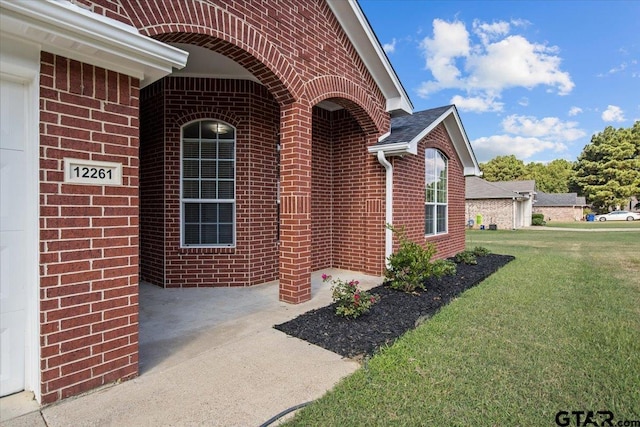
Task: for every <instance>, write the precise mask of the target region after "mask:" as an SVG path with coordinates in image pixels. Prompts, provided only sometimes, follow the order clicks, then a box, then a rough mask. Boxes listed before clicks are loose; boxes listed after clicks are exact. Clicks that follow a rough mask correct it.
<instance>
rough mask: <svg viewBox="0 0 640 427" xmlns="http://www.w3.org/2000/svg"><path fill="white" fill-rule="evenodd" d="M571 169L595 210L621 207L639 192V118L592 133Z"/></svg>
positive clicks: (639, 193) (576, 181)
mask: <svg viewBox="0 0 640 427" xmlns="http://www.w3.org/2000/svg"><path fill="white" fill-rule="evenodd" d="M574 170H575V171H576V176H575V183H576V184H577V186H578V187H579V188H580V189H581V192H582V194H583V195H585V196H586V197H587V200H588V201H590V202H591V203H592V204H593V206H594V207H595V208H596V209H599V210H606V209H610V208H614V207H615V206H624V205H625V204H626V203H628V201H629V198H630V197H631V196H637V195H640V121H636V122H635V123H634V124H633V126H632V127H631V128H620V129H614V128H613V127H611V126H608V127H607V128H606V129H605V130H604V131H603V132H600V133H597V134H595V135H593V137H591V142H590V143H589V144H587V145H586V146H585V147H584V149H583V150H582V153H581V154H580V156H579V157H578V161H577V162H576V164H575V167H574Z"/></svg>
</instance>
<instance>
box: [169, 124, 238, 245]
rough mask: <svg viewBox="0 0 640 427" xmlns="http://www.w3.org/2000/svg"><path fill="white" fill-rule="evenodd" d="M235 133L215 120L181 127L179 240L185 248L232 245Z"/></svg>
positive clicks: (234, 214)
mask: <svg viewBox="0 0 640 427" xmlns="http://www.w3.org/2000/svg"><path fill="white" fill-rule="evenodd" d="M235 135H236V133H235V129H234V128H233V127H232V126H230V125H228V124H226V123H223V122H219V121H216V120H200V121H197V122H192V123H189V124H187V125H185V126H184V127H183V128H182V144H181V150H180V164H181V165H180V239H181V244H182V246H187V247H194V246H196V247H198V246H199V247H214V246H223V247H229V246H233V245H235V240H236V239H235V224H236V199H235V197H236V136H235Z"/></svg>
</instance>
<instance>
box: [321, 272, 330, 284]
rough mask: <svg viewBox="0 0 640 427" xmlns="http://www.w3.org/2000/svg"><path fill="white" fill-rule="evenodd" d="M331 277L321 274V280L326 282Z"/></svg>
mask: <svg viewBox="0 0 640 427" xmlns="http://www.w3.org/2000/svg"><path fill="white" fill-rule="evenodd" d="M329 279H331V276H329V275H327V274H324V273H323V274H322V281H323V282H326V281H327V280H329Z"/></svg>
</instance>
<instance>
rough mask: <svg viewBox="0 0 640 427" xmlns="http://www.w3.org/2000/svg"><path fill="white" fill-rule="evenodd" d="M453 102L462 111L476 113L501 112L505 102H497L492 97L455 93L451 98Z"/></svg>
mask: <svg viewBox="0 0 640 427" xmlns="http://www.w3.org/2000/svg"><path fill="white" fill-rule="evenodd" d="M450 102H451V104H455V105H456V107H458V109H459V110H460V111H473V112H474V113H486V112H500V111H502V109H503V107H504V103H502V102H497V101H496V100H495V98H490V97H484V98H483V97H478V96H475V97H466V98H465V97H463V96H460V95H455V96H454V97H453V98H451V101H450Z"/></svg>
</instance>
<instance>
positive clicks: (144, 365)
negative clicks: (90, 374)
mask: <svg viewBox="0 0 640 427" xmlns="http://www.w3.org/2000/svg"><path fill="white" fill-rule="evenodd" d="M322 273H326V274H331V275H332V276H333V277H334V278H341V279H345V280H351V279H355V280H359V281H360V282H361V286H362V287H363V288H365V289H368V288H371V287H374V286H377V285H379V284H380V283H381V282H382V279H381V278H379V277H372V276H365V275H361V274H357V273H353V272H348V271H344V270H336V269H327V270H323V271H319V272H317V273H314V274H313V275H312V299H311V301H308V302H306V303H303V304H299V305H289V304H286V303H283V302H280V301H278V283H277V282H271V283H267V284H264V285H259V286H254V287H250V288H206V289H203V288H200V289H161V288H158V287H155V286H153V285H149V284H142V285H141V286H140V324H141V326H140V376H139V377H138V378H136V379H133V380H130V381H126V382H123V383H121V384H117V385H113V386H109V387H105V388H102V389H99V390H97V391H94V392H91V393H88V394H86V395H83V396H80V397H76V398H70V399H67V400H65V401H62V402H60V403H57V404H54V405H51V406H48V407H45V408H42V409H41V411H40V412H41V413H42V417H43V418H44V420H45V421H46V425H47V426H49V427H58V426H120V425H136V426H169V425H171V426H187V425H210V426H218V425H219V426H256V425H259V424H261V423H263V422H265V421H266V420H268V419H269V418H271V417H272V416H274V415H275V414H277V413H279V412H281V411H283V410H285V409H287V408H289V407H291V406H294V405H297V404H299V403H303V402H306V401H309V400H314V399H317V398H318V397H320V396H322V395H323V394H324V393H325V392H326V391H328V390H329V389H331V388H332V387H333V386H334V385H335V384H336V383H337V382H338V381H339V380H340V379H341V378H343V377H345V376H346V375H349V374H350V373H352V372H354V371H355V370H356V369H357V368H358V367H359V365H358V363H356V362H354V361H352V360H348V359H343V358H342V357H341V356H338V355H337V354H335V353H332V352H329V351H327V350H324V349H322V348H320V347H317V346H315V345H312V344H308V343H306V342H305V341H301V340H299V339H297V338H292V337H289V336H287V335H285V334H284V333H282V332H280V331H277V330H275V329H273V325H275V324H278V323H282V322H286V321H287V320H290V319H292V318H294V317H296V316H298V315H300V314H302V313H304V312H306V311H308V310H311V309H314V308H318V307H322V306H325V305H327V304H329V303H330V302H331V295H330V284H328V283H323V282H322V278H321V274H322ZM37 414H38V413H37ZM38 415H39V414H38ZM19 421H20V418H14V419H13V420H9V421H6V422H3V423H2V425H3V426H5V425H6V426H7V427H17V426H20V425H24V424H18V422H19ZM32 425H33V424H32ZM35 425H38V424H35ZM41 425H45V424H44V421H43V422H42V424H41Z"/></svg>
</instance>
